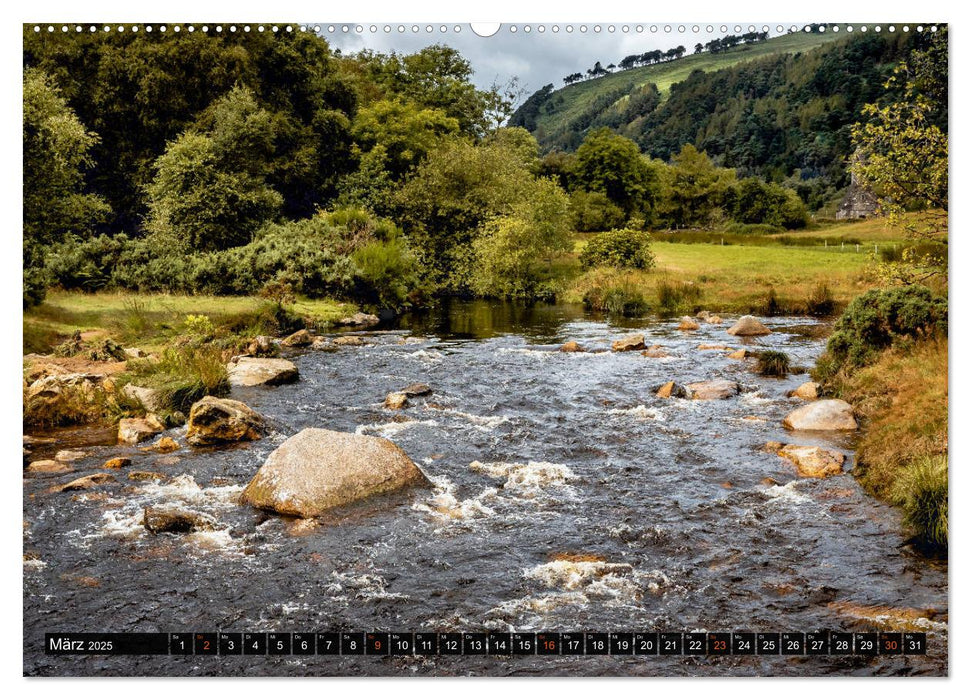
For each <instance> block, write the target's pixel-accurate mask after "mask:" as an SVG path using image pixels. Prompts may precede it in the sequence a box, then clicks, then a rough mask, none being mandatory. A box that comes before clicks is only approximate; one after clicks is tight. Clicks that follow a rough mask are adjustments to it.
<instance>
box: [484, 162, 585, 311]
mask: <svg viewBox="0 0 971 700" xmlns="http://www.w3.org/2000/svg"><path fill="white" fill-rule="evenodd" d="M528 189H529V193H528V195H527V196H525V197H524V198H523V199H522V201H520V202H519V203H517V204H516V205H515V206H514V207H513V208H512V211H511V212H510V213H509V214H507V215H505V216H497V217H495V218H492V219H489V220H488V221H486V222H485V224H484V225H483V227H482V231H481V232H480V235H479V236H478V237H477V238H476V240H475V243H474V254H475V262H474V270H473V275H472V286H473V289H474V290H475V292H476V293H477V294H479V295H481V296H498V297H525V298H529V297H533V296H535V295H536V294H537V292H538V291H539V286H540V283H541V282H542V272H543V269H544V267H545V269H546V270H547V271H548V270H549V267H550V265H551V263H552V259H553V257H554V256H555V255H556V254H558V253H562V252H565V251H567V250H569V249H570V246H571V243H572V241H571V238H570V218H569V200H568V199H567V196H566V193H565V192H563V190H561V189H560V187H559V186H558V185H557V184H556V183H554V182H553V181H552V180H545V179H539V180H534V181H532V183H529V186H528Z"/></svg>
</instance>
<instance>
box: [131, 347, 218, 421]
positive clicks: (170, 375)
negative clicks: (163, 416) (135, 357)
mask: <svg viewBox="0 0 971 700" xmlns="http://www.w3.org/2000/svg"><path fill="white" fill-rule="evenodd" d="M122 383H124V384H136V385H138V386H145V387H148V388H150V389H155V390H156V391H158V392H159V393H160V399H161V401H162V403H164V405H165V407H166V409H168V411H170V412H175V411H181V412H183V413H188V412H189V409H190V408H191V407H192V404H193V403H195V402H196V401H198V400H199V399H201V398H202V397H204V396H225V395H227V394H228V393H229V377H228V374H227V372H226V366H225V365H224V364H223V361H222V357H221V356H220V353H219V351H218V350H217V349H215V348H211V347H203V348H192V347H181V348H166V349H165V350H164V351H163V352H162V356H161V357H160V358H159V359H158V360H143V361H138V362H135V361H132V362H129V372H128V373H127V374H126V375H125V376H124V377H123V378H122Z"/></svg>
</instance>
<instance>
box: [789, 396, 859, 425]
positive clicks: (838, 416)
mask: <svg viewBox="0 0 971 700" xmlns="http://www.w3.org/2000/svg"><path fill="white" fill-rule="evenodd" d="M782 424H783V425H784V426H785V427H787V428H789V429H790V430H856V429H857V428H858V427H859V426H858V425H857V422H856V418H854V417H853V407H852V406H850V405H849V404H848V403H846V402H845V401H843V400H842V399H823V400H821V401H813V402H812V403H809V404H806V405H805V406H802V407H801V408H797V409H796V410H795V411H793V412H792V413H790V414H789V415H788V416H786V417H785V419H784V420H783V421H782Z"/></svg>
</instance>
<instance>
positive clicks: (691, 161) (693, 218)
mask: <svg viewBox="0 0 971 700" xmlns="http://www.w3.org/2000/svg"><path fill="white" fill-rule="evenodd" d="M665 175H666V180H667V182H666V185H667V186H666V188H665V194H666V197H665V215H666V218H667V221H668V223H669V224H670V225H672V226H674V227H676V228H683V227H687V226H705V225H708V223H709V221H710V220H711V217H712V215H713V214H714V213H715V210H716V209H717V208H720V207H721V205H722V203H723V201H724V197H725V193H726V192H727V191H728V189H729V188H730V187H731V185H732V184H733V183H734V181H735V171H734V170H731V169H729V168H719V167H716V166H715V164H714V163H712V162H711V159H710V158H709V157H708V155H707V154H706V153H704V152H699V151H698V149H696V148H695V147H694V146H692V145H691V144H690V143H689V144H685V145H684V147H682V149H681V152H680V153H678V154H677V155H675V156H674V157H673V158H672V159H671V165H670V167H668V168H667V169H666V170H665Z"/></svg>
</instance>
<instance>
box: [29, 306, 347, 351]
mask: <svg viewBox="0 0 971 700" xmlns="http://www.w3.org/2000/svg"><path fill="white" fill-rule="evenodd" d="M266 303H267V302H266V300H265V299H261V298H259V297H244V296H225V297H213V296H186V295H176V294H136V293H127V292H100V293H97V294H84V293H80V292H58V291H51V292H50V293H49V294H48V295H47V299H46V300H45V301H44V303H42V304H40V305H39V306H36V307H33V308H32V309H30V310H29V311H27V312H25V313H24V319H23V320H24V352H44V351H46V349H48V348H49V347H50V346H51V345H52V344H54V343H56V342H58V341H59V340H60V339H62V338H64V337H65V336H68V335H70V334H71V333H72V332H74V331H75V330H80V331H81V332H82V333H87V334H91V335H107V336H111V337H113V338H116V339H118V340H122V341H126V342H130V343H138V344H139V345H140V347H143V349H147V350H155V349H158V348H160V347H162V346H163V345H165V344H166V342H167V341H168V340H170V339H171V338H172V337H173V335H176V334H178V333H179V332H180V330H181V329H182V327H183V326H184V325H185V317H186V316H188V315H189V314H193V315H203V316H208V317H209V318H210V320H211V321H212V322H213V323H214V324H215V325H217V326H218V325H219V324H220V323H224V322H227V321H228V320H229V319H232V318H240V317H246V316H249V315H252V316H255V315H256V314H257V313H258V311H259V309H260V308H261V307H262V306H264V305H266ZM291 308H292V310H293V311H294V312H295V313H297V314H299V315H300V316H303V317H305V318H307V319H310V320H312V321H313V322H314V323H315V324H324V323H329V322H333V321H336V320H338V319H340V318H342V317H344V316H347V315H350V314H352V313H354V312H355V311H356V310H357V307H356V306H355V305H354V304H346V303H342V302H337V301H333V300H330V299H299V300H297V301H296V302H295V303H294V304H293V306H292V307H291Z"/></svg>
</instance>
